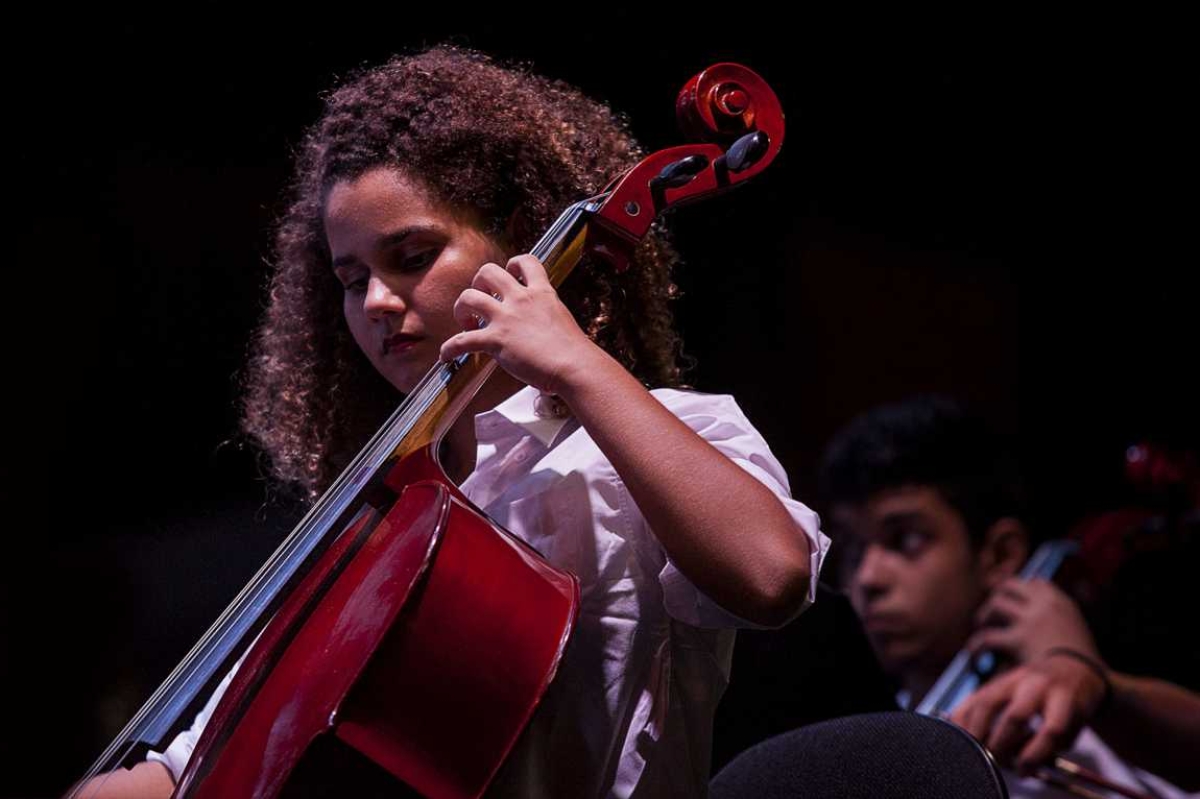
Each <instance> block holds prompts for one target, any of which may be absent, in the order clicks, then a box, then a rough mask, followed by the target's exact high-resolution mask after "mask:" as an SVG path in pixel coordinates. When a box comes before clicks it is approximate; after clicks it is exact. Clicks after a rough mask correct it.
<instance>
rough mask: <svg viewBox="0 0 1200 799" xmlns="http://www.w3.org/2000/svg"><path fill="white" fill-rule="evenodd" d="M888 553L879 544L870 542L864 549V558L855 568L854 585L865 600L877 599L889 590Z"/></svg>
mask: <svg viewBox="0 0 1200 799" xmlns="http://www.w3.org/2000/svg"><path fill="white" fill-rule="evenodd" d="M887 555H888V553H887V552H886V551H885V550H884V548H883V547H881V546H879V545H877V544H869V545H867V547H866V548H865V549H864V550H863V553H862V560H860V561H859V562H858V568H856V569H855V570H854V575H853V586H854V590H855V591H856V592H857V593H858V594H859V595H860V596H861V597H862V598H863V599H864V600H872V599H875V598H877V597H879V596H882V595H883V594H884V593H886V592H887V588H888V580H887V574H888V568H887Z"/></svg>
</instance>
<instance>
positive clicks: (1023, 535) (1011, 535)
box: [979, 516, 1029, 591]
mask: <svg viewBox="0 0 1200 799" xmlns="http://www.w3.org/2000/svg"><path fill="white" fill-rule="evenodd" d="M1028 559H1029V532H1028V531H1027V530H1026V529H1025V525H1023V524H1021V522H1019V521H1018V520H1016V519H1014V518H1011V517H1007V516H1006V517H1005V518H1003V519H998V520H996V522H995V523H994V524H992V526H991V527H989V528H988V530H987V533H986V534H984V537H983V545H982V546H981V547H980V548H979V568H980V573H981V574H982V575H983V582H984V585H985V586H986V587H987V590H989V591H991V590H992V589H993V588H995V587H996V586H998V585H1000V583H1002V582H1004V581H1005V580H1007V579H1008V578H1009V577H1014V576H1016V574H1017V572H1019V571H1020V570H1021V566H1023V565H1024V564H1025V561H1026V560H1028Z"/></svg>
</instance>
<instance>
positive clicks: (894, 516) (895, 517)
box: [879, 510, 927, 527]
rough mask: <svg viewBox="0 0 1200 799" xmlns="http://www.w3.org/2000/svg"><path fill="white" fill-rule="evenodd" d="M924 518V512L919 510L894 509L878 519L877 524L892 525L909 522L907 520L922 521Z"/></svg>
mask: <svg viewBox="0 0 1200 799" xmlns="http://www.w3.org/2000/svg"><path fill="white" fill-rule="evenodd" d="M926 518H927V517H926V516H925V514H924V513H922V512H921V511H916V510H908V511H895V512H893V513H889V514H887V515H886V516H884V517H883V518H882V519H880V520H879V525H880V526H881V527H890V526H893V525H898V524H905V523H909V522H924V521H925V520H926Z"/></svg>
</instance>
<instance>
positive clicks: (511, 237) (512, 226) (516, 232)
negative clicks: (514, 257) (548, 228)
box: [503, 205, 535, 253]
mask: <svg viewBox="0 0 1200 799" xmlns="http://www.w3.org/2000/svg"><path fill="white" fill-rule="evenodd" d="M532 227H533V226H532V225H531V224H530V221H529V217H528V216H527V215H526V213H525V209H524V208H523V207H522V206H520V205H518V206H517V207H516V208H514V209H513V212H512V213H511V214H509V216H508V224H506V225H505V226H504V241H503V244H504V247H505V249H506V250H508V251H510V252H514V253H515V252H517V248H518V247H520V246H522V243H523V242H527V241H531V240H532V238H533V236H534V235H535V232H534V231H533V230H532ZM521 252H524V250H521Z"/></svg>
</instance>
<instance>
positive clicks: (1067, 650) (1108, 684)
mask: <svg viewBox="0 0 1200 799" xmlns="http://www.w3.org/2000/svg"><path fill="white" fill-rule="evenodd" d="M1055 655H1062V656H1063V657H1069V658H1072V659H1073V660H1077V661H1079V662H1080V663H1082V664H1083V665H1085V666H1087V667H1088V668H1089V669H1091V670H1092V671H1093V672H1095V674H1096V676H1097V677H1099V678H1100V682H1102V683H1104V696H1102V697H1100V704H1098V705H1096V713H1095V715H1100V713H1102V712H1104V710H1105V708H1107V707H1108V706H1109V705H1110V704H1112V698H1113V684H1112V680H1110V679H1109V678H1108V669H1107V668H1105V666H1104V664H1103V663H1101V662H1100V661H1099V660H1097V659H1096V658H1094V657H1092V656H1091V655H1085V654H1084V653H1082V652H1080V651H1079V650H1078V649H1072V648H1071V647H1069V646H1054V647H1051V648H1050V649H1047V650H1046V655H1045V656H1046V657H1054V656H1055Z"/></svg>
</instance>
